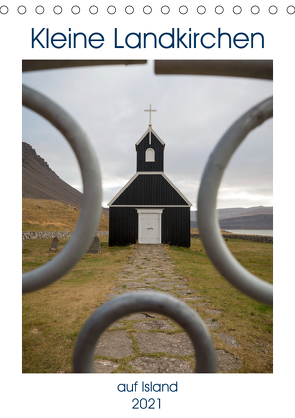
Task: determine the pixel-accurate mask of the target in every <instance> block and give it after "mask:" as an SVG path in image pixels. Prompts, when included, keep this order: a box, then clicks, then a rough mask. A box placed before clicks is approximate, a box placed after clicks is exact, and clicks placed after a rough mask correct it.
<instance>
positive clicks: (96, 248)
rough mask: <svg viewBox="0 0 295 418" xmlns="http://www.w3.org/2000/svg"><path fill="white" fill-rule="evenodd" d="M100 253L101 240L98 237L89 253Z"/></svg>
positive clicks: (95, 238)
mask: <svg viewBox="0 0 295 418" xmlns="http://www.w3.org/2000/svg"><path fill="white" fill-rule="evenodd" d="M99 252H100V239H99V238H98V237H94V240H93V241H92V244H91V247H90V248H89V250H88V251H87V253H90V254H98V253H99Z"/></svg>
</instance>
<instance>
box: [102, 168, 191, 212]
mask: <svg viewBox="0 0 295 418" xmlns="http://www.w3.org/2000/svg"><path fill="white" fill-rule="evenodd" d="M148 177H149V181H151V180H153V181H152V186H153V187H152V188H151V190H153V193H151V197H149V196H148V194H149V193H147V191H146V190H145V187H144V186H145V181H144V178H146V179H148ZM161 179H162V180H161ZM138 182H140V184H137V183H138ZM141 183H142V184H141ZM165 183H166V186H165ZM133 185H134V187H132V186H133ZM138 186H139V187H138ZM163 186H164V187H166V188H167V186H168V187H169V188H170V190H171V192H170V193H169V194H168V195H167V194H166V193H156V192H155V190H156V189H159V190H162V189H163ZM127 189H129V193H128V196H127V195H126V196H125V198H124V199H122V198H121V199H118V198H119V197H120V196H122V194H123V193H124V192H125V193H124V194H126V192H127ZM138 190H141V191H142V190H145V193H140V194H138ZM129 195H130V196H129ZM157 196H161V199H160V200H161V201H158V198H157ZM126 198H127V201H126ZM142 199H143V200H144V201H146V200H147V199H148V202H145V203H144V205H145V206H146V205H147V206H174V205H180V206H192V204H191V202H190V201H189V200H188V199H187V198H186V197H185V196H184V195H183V194H182V193H181V191H180V190H178V188H177V187H176V186H175V185H174V184H173V183H172V181H171V180H170V179H169V178H168V177H167V176H166V175H165V174H164V173H163V172H162V171H160V172H157V171H154V172H137V173H136V174H135V175H134V176H133V177H132V178H131V179H130V180H129V181H128V183H127V184H126V185H125V186H124V187H123V188H122V189H121V190H120V191H119V192H118V193H117V194H116V196H115V197H114V198H113V199H112V200H111V201H110V202H109V203H108V206H117V205H118V206H141V205H142V204H143V202H141V200H142ZM121 200H122V201H121ZM154 200H155V201H154ZM123 201H124V203H123ZM125 201H126V202H125Z"/></svg>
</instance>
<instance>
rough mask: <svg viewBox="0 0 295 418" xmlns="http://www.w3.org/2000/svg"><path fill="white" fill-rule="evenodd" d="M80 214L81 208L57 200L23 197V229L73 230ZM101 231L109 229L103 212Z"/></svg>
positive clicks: (107, 219)
mask: <svg viewBox="0 0 295 418" xmlns="http://www.w3.org/2000/svg"><path fill="white" fill-rule="evenodd" d="M79 216H80V208H79V207H75V206H73V205H68V204H66V203H61V202H57V201H55V200H46V199H25V198H23V199H22V230H23V231H73V230H74V229H75V228H76V224H77V222H78V219H79ZM99 230H100V231H108V230H109V218H108V216H106V215H105V214H102V217H101V219H100V223H99Z"/></svg>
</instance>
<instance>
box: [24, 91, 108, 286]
mask: <svg viewBox="0 0 295 418" xmlns="http://www.w3.org/2000/svg"><path fill="white" fill-rule="evenodd" d="M23 105H24V106H26V107H28V108H29V109H31V110H33V111H35V112H36V113H38V114H39V115H41V116H43V117H44V118H45V119H47V120H48V121H49V122H51V123H52V125H54V126H55V127H56V128H57V129H58V130H59V131H60V132H61V133H62V134H63V135H64V136H65V137H66V139H67V140H68V142H69V144H70V145H71V147H72V149H73V151H74V153H75V154H76V157H77V159H78V162H79V165H80V169H81V173H82V179H83V189H84V196H83V201H82V208H81V214H80V218H79V221H78V224H77V227H76V230H75V232H74V234H73V236H72V238H71V239H70V241H69V242H68V244H67V245H66V246H65V248H64V249H63V250H62V251H61V252H60V253H59V254H58V255H57V256H56V257H54V258H53V259H52V260H51V261H50V262H48V263H47V264H44V265H43V266H41V267H39V268H37V269H35V270H33V271H30V272H28V273H25V274H23V293H26V292H32V291H35V290H38V289H41V288H42V287H45V286H48V285H49V284H51V283H53V282H55V281H56V280H58V279H59V278H60V277H62V276H63V275H64V274H66V273H67V272H68V271H69V270H71V268H73V267H74V266H75V264H76V263H77V262H78V261H79V260H80V259H81V257H82V256H83V255H84V254H85V252H86V251H87V250H88V248H89V247H90V245H91V242H92V240H93V238H94V235H95V231H96V229H97V227H98V224H99V219H100V215H101V200H102V187H101V176H100V169H99V165H98V161H97V158H96V156H95V153H94V151H93V148H92V146H91V144H90V142H89V140H88V138H87V136H86V134H85V133H84V132H83V130H82V129H81V128H80V126H79V125H78V124H77V122H75V120H74V119H73V118H72V117H71V116H70V115H69V114H68V113H67V112H66V111H65V110H63V109H62V108H61V107H60V106H58V105H57V104H56V103H54V102H53V101H52V100H50V99H48V98H47V97H45V96H43V95H42V94H40V93H38V92H37V91H35V90H32V89H30V88H28V87H26V86H23Z"/></svg>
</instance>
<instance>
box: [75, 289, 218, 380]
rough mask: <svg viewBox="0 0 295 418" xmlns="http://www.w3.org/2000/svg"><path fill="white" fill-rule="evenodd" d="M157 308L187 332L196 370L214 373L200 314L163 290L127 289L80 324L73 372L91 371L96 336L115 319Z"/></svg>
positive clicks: (211, 348)
mask: <svg viewBox="0 0 295 418" xmlns="http://www.w3.org/2000/svg"><path fill="white" fill-rule="evenodd" d="M143 311H147V312H156V313H159V314H161V315H166V316H168V317H169V318H171V319H173V320H174V321H175V322H177V323H178V324H179V325H180V326H181V327H182V328H183V329H184V330H185V331H186V332H187V333H188V335H189V337H190V339H191V340H192V343H193V345H194V349H195V355H196V372H197V373H215V372H216V357H215V349H214V344H213V341H212V338H211V335H210V333H209V331H208V330H207V328H206V326H205V324H204V323H203V321H202V320H201V318H200V317H199V315H198V314H197V313H196V312H195V311H193V310H192V309H191V308H189V307H188V306H187V305H186V304H185V303H184V302H181V301H180V300H178V299H176V298H174V297H172V296H170V295H167V294H166V293H163V292H146V291H144V292H130V293H126V294H124V295H121V296H118V297H116V298H115V299H112V300H110V301H109V302H107V303H105V304H104V305H103V306H101V307H100V308H99V309H97V310H96V311H95V312H94V313H93V314H92V315H91V317H90V318H89V319H88V320H87V321H86V323H85V324H84V325H83V327H82V329H81V331H80V333H79V335H78V338H77V341H76V345H75V350H74V359H73V371H74V373H94V370H93V358H94V351H95V346H96V343H97V340H98V339H99V337H100V336H101V334H102V333H103V332H104V331H105V330H106V329H107V328H108V327H109V326H110V325H111V324H112V323H113V322H115V321H117V320H118V319H120V318H122V317H123V316H125V315H129V314H131V313H135V312H143Z"/></svg>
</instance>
